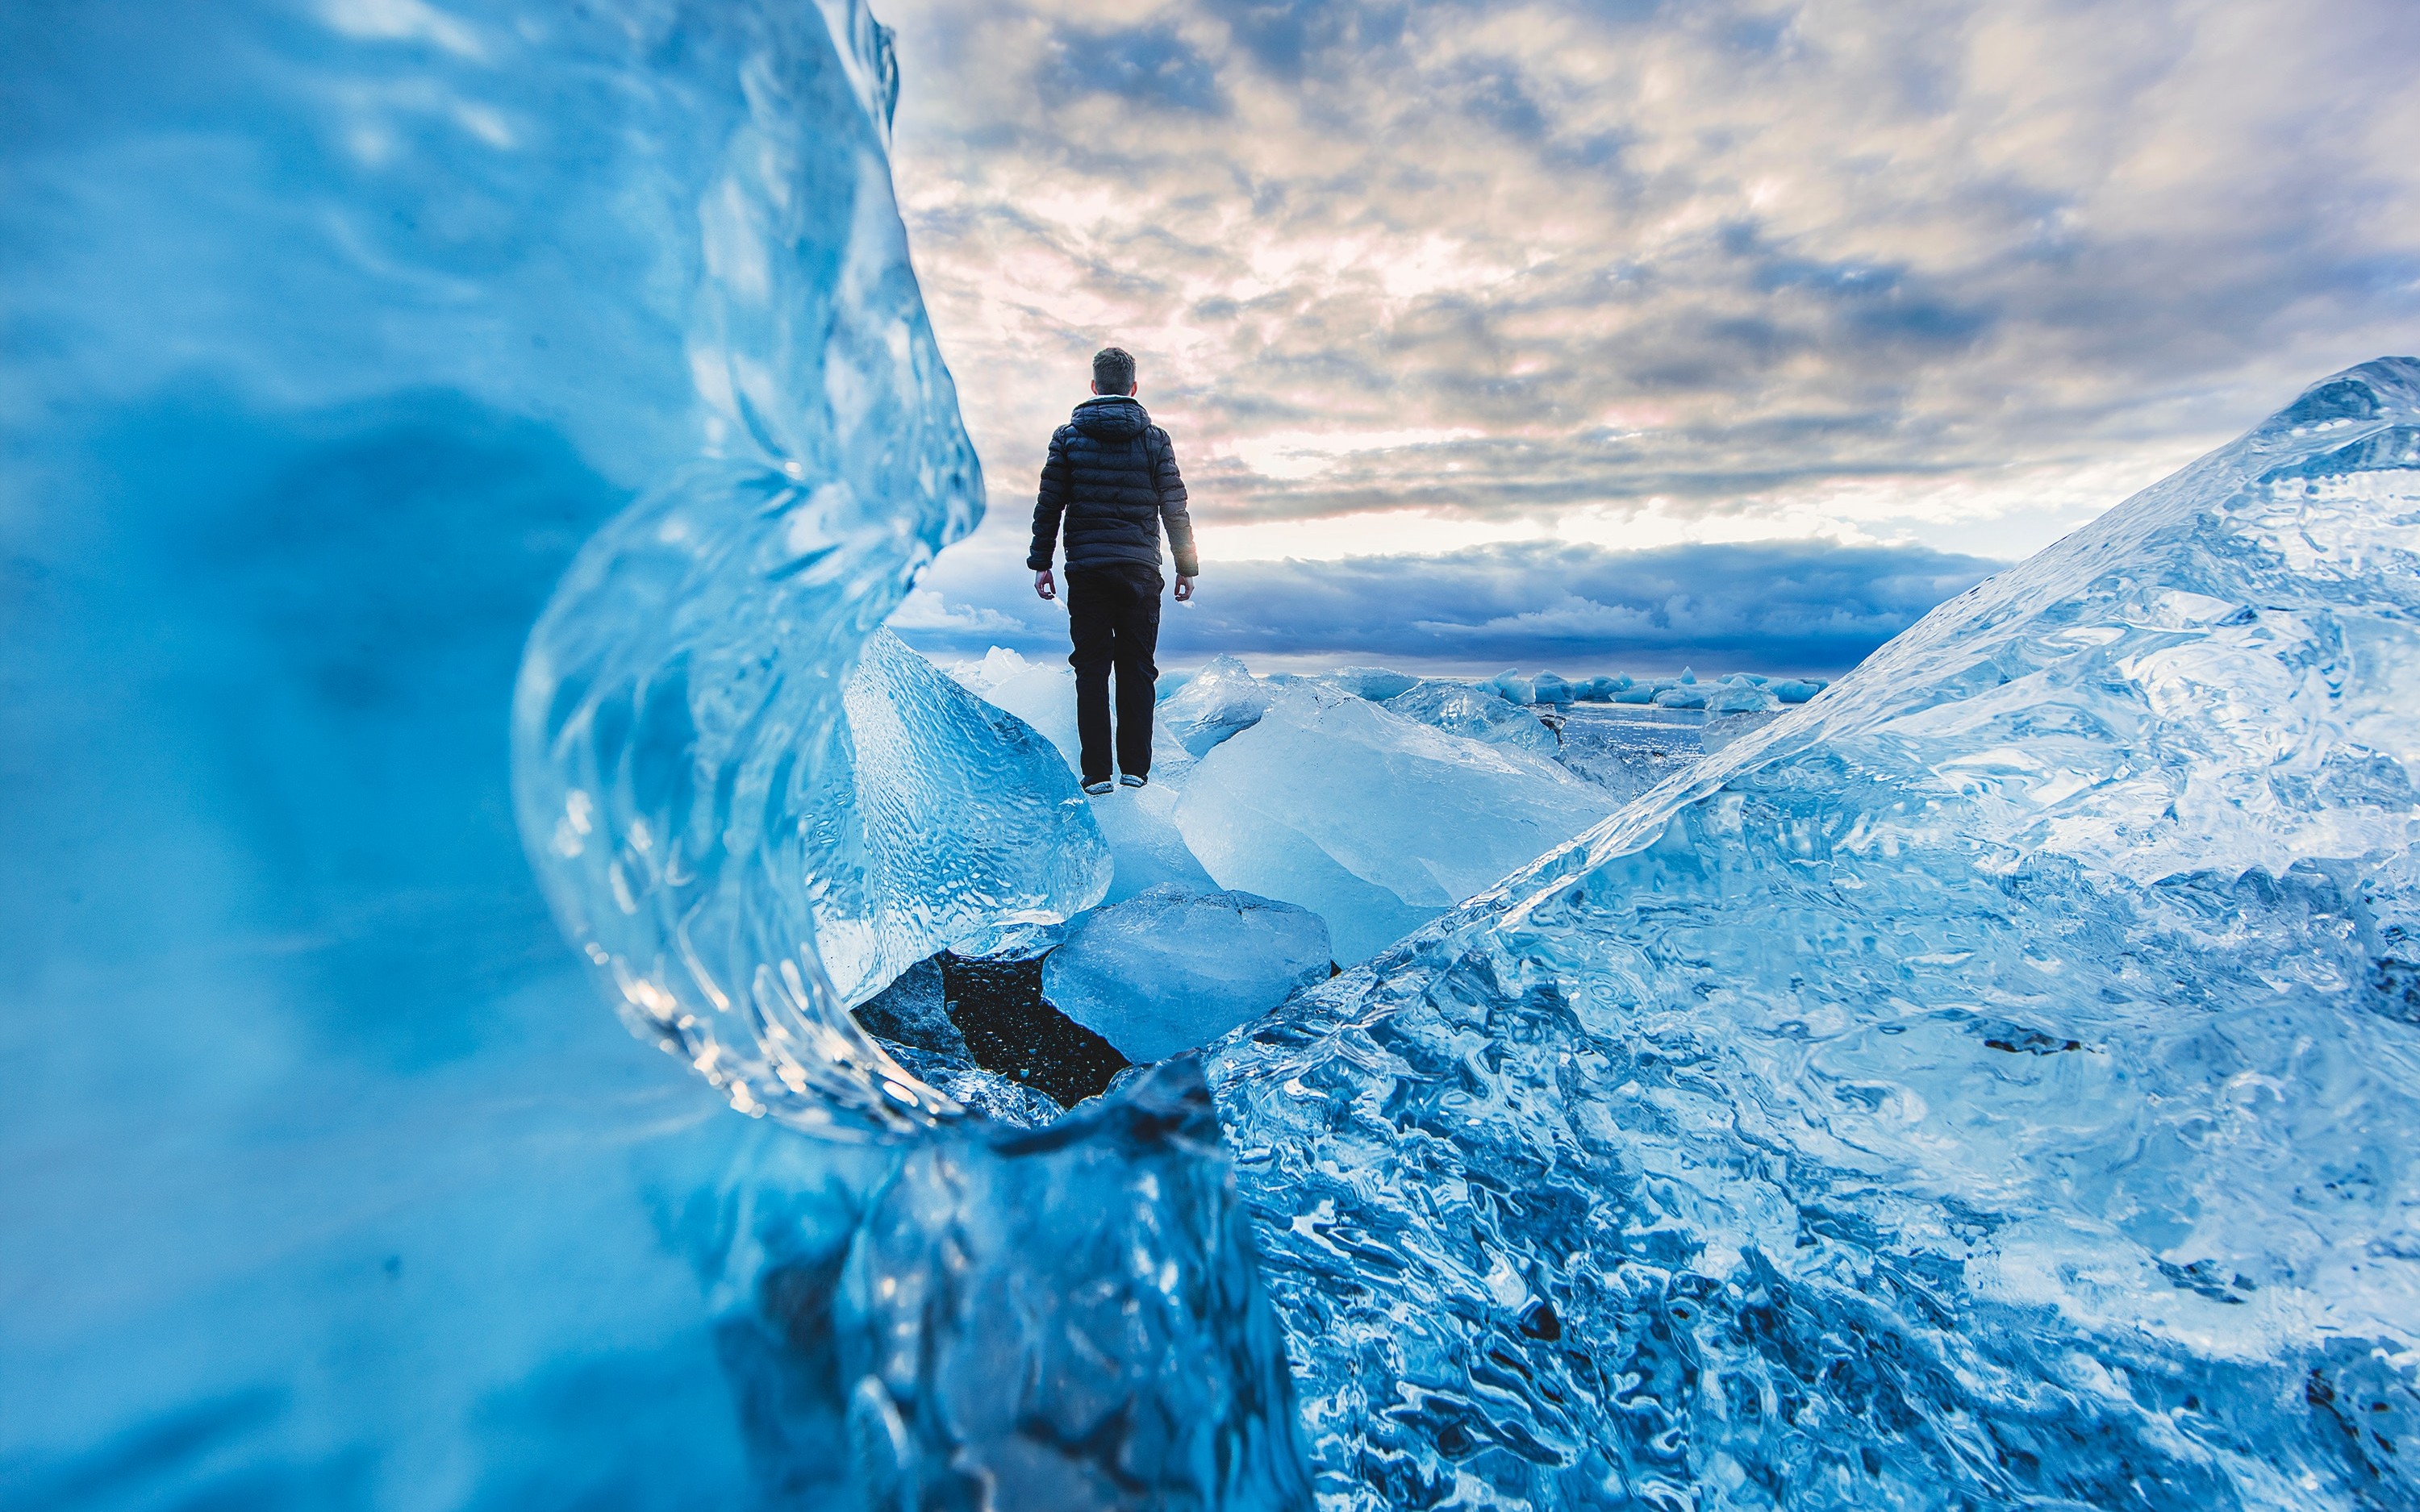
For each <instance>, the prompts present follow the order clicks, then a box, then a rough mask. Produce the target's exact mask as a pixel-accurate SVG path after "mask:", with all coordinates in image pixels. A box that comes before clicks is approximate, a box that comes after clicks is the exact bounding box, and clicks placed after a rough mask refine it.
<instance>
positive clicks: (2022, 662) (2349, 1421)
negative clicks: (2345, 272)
mask: <svg viewBox="0 0 2420 1512" xmlns="http://www.w3.org/2000/svg"><path fill="white" fill-rule="evenodd" d="M2415 567H2420V363H2413V362H2412V361H2409V360H2403V359H2393V360H2384V361H2381V362H2377V363H2367V364H2365V365H2363V366H2361V367H2358V368H2354V369H2351V370H2349V371H2347V372H2345V373H2342V374H2339V375H2337V376H2335V377H2334V378H2329V379H2327V380H2325V381H2324V382H2321V383H2319V384H2318V385H2316V386H2314V387H2313V388H2312V389H2310V390H2309V391H2308V392H2306V393H2304V395H2303V396H2302V398H2301V399H2299V400H2298V401H2297V402H2296V403H2295V404H2293V405H2292V406H2290V407H2289V408H2288V409H2285V410H2284V411H2282V412H2280V413H2279V414H2278V415H2276V416H2274V417H2273V419H2271V420H2270V421H2269V422H2268V423H2266V424H2263V425H2261V426H2259V427H2258V428H2257V429H2256V430H2254V431H2253V432H2252V433H2250V434H2249V435H2247V436H2246V437H2244V438H2243V439H2242V440H2239V441H2237V442H2235V443H2234V444H2232V445H2230V446H2227V447H2226V448H2224V449H2222V450H2220V451H2218V452H2215V453H2213V454H2211V455H2210V456H2207V457H2205V458H2203V459H2201V460H2200V461H2198V462H2196V463H2195V464H2194V465H2192V466H2191V467H2189V468H2187V469H2185V470H2183V471H2180V473H2178V474H2177V475H2175V476H2174V477H2171V478H2169V479H2167V480H2166V481H2164V482H2163V483H2161V484H2159V485H2157V486H2154V487H2152V488H2150V489H2148V490H2146V491H2145V492H2143V493H2142V494H2139V495H2137V496H2135V497H2134V498H2133V499H2132V500H2130V501H2127V502H2126V503H2124V504H2123V505H2121V506H2119V507H2118V508H2117V509H2115V510H2113V511H2112V512H2111V513H2110V514H2108V515H2107V516H2106V517H2103V518H2102V519H2101V520H2099V521H2097V522H2096V523H2094V524H2093V525H2091V526H2089V527H2087V528H2086V529H2084V530H2082V531H2079V532H2075V533H2074V534H2072V535H2071V536H2069V537H2068V538H2066V539H2065V540H2063V541H2061V542H2059V543H2058V544H2057V545H2055V546H2054V547H2052V548H2049V549H2047V550H2045V551H2043V552H2042V553H2040V555H2038V556H2036V557H2035V558H2033V559H2031V560H2029V561H2027V562H2026V563H2023V564H2021V565H2019V566H2017V567H2015V568H2012V569H2010V570H2009V571H2008V572H2005V573H2003V574H2001V575H2000V576H1999V577H1997V578H1995V579H1992V580H1990V581H1988V582H1986V583H1984V584H1983V585H1981V586H1979V587H1978V588H1976V589H1974V590H1972V591H1970V592H1969V593H1967V594H1964V595H1962V597H1960V598H1959V599H1956V600H1954V601H1952V602H1950V603H1948V604H1946V605H1943V606H1942V607H1940V608H1939V609H1936V610H1934V611H1933V613H1931V615H1930V616H1928V617H1927V618H1926V619H1925V620H1924V621H1922V622H1921V623H1920V624H1918V625H1916V626H1914V627H1913V628H1911V629H1910V630H1909V631H1907V632H1906V633H1905V634H1903V635H1901V636H1900V637H1899V638H1898V639H1897V640H1894V641H1893V642H1892V643H1891V644H1890V645H1888V646H1886V647H1885V648H1884V649H1883V650H1882V651H1881V652H1879V653H1878V654H1876V655H1875V656H1873V657H1871V658H1869V661H1868V662H1867V663H1866V664H1865V665H1864V666H1862V667H1861V668H1859V669H1858V670H1857V671H1855V672H1854V673H1853V674H1852V675H1850V676H1849V677H1847V678H1845V679H1843V680H1842V681H1841V682H1840V683H1838V685H1836V686H1835V687H1832V688H1831V689H1829V690H1828V691H1827V692H1826V693H1825V695H1824V696H1823V698H1822V699H1820V700H1818V701H1816V702H1812V703H1810V704H1807V705H1805V706H1803V707H1801V708H1799V709H1796V710H1794V711H1793V712H1791V713H1789V714H1785V715H1783V716H1782V717H1780V718H1778V719H1777V720H1776V721H1775V722H1774V723H1773V724H1771V725H1769V726H1767V727H1765V728H1764V729H1762V730H1760V731H1758V732H1756V733H1752V734H1750V735H1748V736H1746V737H1745V738H1743V739H1742V740H1740V741H1738V742H1736V743H1735V744H1734V745H1733V746H1731V747H1730V748H1727V749H1725V750H1723V751H1721V752H1719V753H1717V754H1715V755H1714V756H1713V757H1711V758H1709V759H1708V760H1707V761H1706V762H1705V763H1704V764H1702V765H1701V766H1699V767H1698V768H1697V769H1696V770H1695V771H1694V772H1693V774H1692V775H1691V777H1690V778H1689V779H1686V780H1684V781H1681V782H1675V783H1668V784H1666V785H1665V786H1663V787H1661V788H1659V789H1657V790H1655V791H1654V792H1652V793H1650V794H1648V795H1645V796H1644V797H1643V798H1641V799H1640V800H1639V801H1637V802H1636V803H1634V804H1633V805H1631V806H1630V807H1628V808H1626V809H1624V810H1622V811H1621V812H1620V813H1618V814H1616V815H1614V816H1613V817H1612V818H1611V819H1610V820H1608V821H1607V822H1606V824H1604V825H1600V826H1598V827H1597V828H1596V829H1594V830H1593V831H1591V832H1590V834H1588V835H1587V836H1585V837H1584V838H1582V839H1581V840H1580V841H1576V842H1575V843H1573V844H1571V845H1569V846H1567V847H1565V848H1563V849H1561V850H1559V851H1558V852H1556V853H1554V854H1553V855H1551V856H1546V857H1544V858H1543V859H1542V860H1541V861H1539V862H1538V863H1537V864H1536V865H1534V866H1533V867H1531V868H1530V869H1528V871H1527V872H1524V873H1522V874H1520V875H1518V876H1516V877H1514V878H1513V879H1512V881H1511V882H1509V883H1508V884H1507V885H1506V886H1505V887H1502V888H1500V889H1498V890H1497V891H1496V892H1494V893H1493V894H1491V895H1490V896H1488V897H1485V898H1482V899H1481V900H1478V901H1476V902H1474V903H1471V904H1468V905H1466V907H1464V908H1462V909H1460V910H1458V911H1456V912H1454V913H1452V914H1450V915H1449V916H1447V917H1446V918H1443V919H1440V920H1439V921H1438V922H1437V923H1435V924H1434V925H1432V926H1430V927H1429V928H1428V929H1426V930H1424V931H1423V932H1421V933H1419V935H1417V936H1415V937H1414V938H1413V939H1412V940H1410V941H1408V942H1406V943H1405V944H1404V945H1403V946H1400V947H1398V948H1396V949H1393V950H1391V951H1388V952H1386V953H1384V954H1382V955H1381V956H1380V957H1379V958H1378V959H1377V960H1375V961H1374V962H1373V963H1372V964H1371V965H1370V966H1369V967H1368V968H1366V969H1363V970H1359V971H1356V972H1353V973H1349V974H1348V975H1346V976H1344V977H1342V978H1340V979H1338V980H1336V981H1335V982H1332V983H1330V984H1328V985H1326V986H1325V987H1322V988H1319V989H1315V990H1313V991H1312V992H1311V993H1310V994H1308V995H1302V996H1298V997H1296V998H1295V1000H1294V1004H1293V1005H1292V1008H1291V1009H1290V1011H1289V1013H1288V1015H1287V1016H1286V1019H1285V1021H1284V1022H1281V1023H1278V1024H1273V1025H1269V1026H1263V1027H1262V1028H1261V1029H1259V1030H1258V1031H1256V1032H1255V1033H1254V1034H1253V1035H1251V1036H1250V1037H1249V1038H1248V1039H1246V1040H1243V1041H1236V1042H1232V1043H1230V1044H1228V1045H1226V1046H1223V1047H1221V1048H1220V1049H1219V1050H1218V1052H1217V1054H1216V1055H1215V1056H1214V1057H1212V1060H1211V1066H1210V1073H1211V1079H1212V1082H1213V1085H1214V1087H1215V1088H1216V1089H1217V1094H1218V1102H1219V1106H1220V1111H1221V1117H1222V1119H1223V1121H1224V1123H1225V1126H1226V1128H1227V1131H1228V1134H1229V1137H1230V1139H1231V1141H1232V1142H1233V1146H1234V1148H1235V1149H1236V1160H1237V1168H1238V1172H1239V1177H1240V1180H1242V1182H1243V1185H1244V1187H1245V1191H1246V1195H1247V1198H1248V1200H1249V1202H1250V1204H1251V1205H1252V1207H1253V1209H1254V1211H1255V1212H1256V1214H1257V1216H1258V1219H1259V1233H1260V1237H1261V1242H1262V1245H1263V1249H1264V1256H1265V1272H1264V1273H1265V1274H1267V1275H1268V1276H1269V1278H1270V1284H1271V1286H1272V1287H1273V1288H1274V1290H1275V1294H1276V1297H1277V1301H1278V1304H1279V1310H1280V1314H1281V1316H1282V1317H1283V1318H1284V1319H1285V1323H1286V1327H1287V1331H1288V1335H1289V1337H1290V1339H1291V1340H1292V1343H1293V1348H1294V1357H1295V1361H1296V1367H1297V1370H1298V1372H1299V1377H1300V1384H1301V1388H1302V1391H1303V1395H1304V1413H1305V1422H1306V1424H1307V1425H1308V1426H1309V1429H1310V1431H1311V1435H1312V1439H1313V1447H1312V1455H1313V1458H1314V1461H1315V1464H1316V1466H1317V1469H1318V1473H1319V1474H1320V1475H1321V1477H1322V1484H1323V1486H1324V1487H1325V1488H1326V1497H1327V1501H1328V1504H1330V1505H1334V1506H1357V1507H1371V1508H1375V1507H1380V1506H1403V1505H1431V1504H1462V1505H1476V1504H1489V1505H1502V1506H1530V1507H1580V1506H1599V1505H1627V1504H1657V1505H1668V1506H1683V1505H1714V1504H1720V1505H1732V1506H1747V1505H1756V1506H1792V1507H1813V1506H1845V1505H1858V1506H1906V1507H1917V1506H1925V1507H1945V1506H1953V1505H1956V1506H1981V1505H1993V1506H1998V1505H2017V1504H2033V1505H2041V1504H2058V1505H2079V1504H2089V1505H2095V1506H2118V1505H2125V1506H2144V1507H2176V1508H2186V1507H2195V1508H2208V1507H2253V1506H2288V1505H2297V1506H2299V1505H2329V1506H2340V1507H2356V1506H2389V1505H2395V1506H2400V1505H2408V1504H2413V1503H2414V1502H2415V1500H2420V1479H2415V1478H2414V1475H2413V1473H2412V1470H2411V1469H2410V1468H2409V1466H2408V1464H2407V1463H2406V1460H2407V1458H2408V1457H2405V1456H2403V1455H2402V1454H2401V1453H2400V1452H2399V1448H2398V1445H2399V1444H2400V1443H2401V1442H2403V1441H2401V1440H2398V1439H2397V1435H2396V1432H2394V1431H2390V1429H2389V1428H2388V1427H2385V1425H2393V1426H2395V1427H2396V1428H2399V1429H2404V1430H2406V1431H2408V1428H2409V1426H2410V1425H2411V1423H2412V1413H2413V1409H2414V1406H2415V1403H2420V1396H2415V1388H2420V1377H2415V1374H2414V1367H2413V1365H2412V1359H2413V1350H2414V1349H2415V1347H2420V1260H2415V1258H2414V1257H2420V1242H2415V1241H2420V1227H2415V1224H2420V1218H2416V1217H2415V1215H2420V1166H2415V1165H2414V1163H2413V1162H2412V1159H2411V1157H2410V1155H2409V1149H2410V1148H2411V1145H2412V1132H2413V1131H2414V1130H2415V1128H2420V1013H2415V1012H2414V1011H2413V1007H2412V1004H2413V1001H2414V998H2413V995H2412V987H2411V983H2412V980H2414V978H2413V967H2412V964H2411V958H2412V954H2413V951H2412V946H2411V944H2410V935H2409V933H2407V930H2408V922H2407V921H2408V920H2409V919H2410V918H2411V917H2412V916H2411V910H2412V899H2413V882H2414V880H2415V874H2416V873H2415V868H2414V864H2413V862H2414V851H2413V846H2414V843H2415V839H2420V803H2416V802H2415V795H2414V792H2413V789H2412V782H2411V763H2412V760H2413V759H2414V758H2415V756H2420V720H2415V718H2414V717H2413V715H2412V709H2413V708H2414V707H2415V704H2420V574H2415V570H2414V569H2415Z"/></svg>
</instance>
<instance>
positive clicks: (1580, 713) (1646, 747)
mask: <svg viewBox="0 0 2420 1512" xmlns="http://www.w3.org/2000/svg"><path fill="white" fill-rule="evenodd" d="M1765 722H1766V720H1765V718H1764V717H1759V716H1756V715H1708V714H1705V713H1703V712H1700V711H1698V710H1693V709H1667V708H1657V707H1654V706H1653V705H1652V704H1650V705H1639V704H1626V703H1574V704H1571V705H1570V706H1568V707H1567V708H1565V709H1564V710H1563V711H1562V713H1561V715H1560V717H1559V720H1558V723H1557V726H1556V729H1555V733H1556V735H1557V736H1558V737H1559V741H1560V748H1559V751H1558V752H1557V760H1559V761H1560V762H1561V763H1562V764H1564V765H1565V766H1567V767H1569V768H1571V769H1572V770H1573V771H1575V772H1577V773H1578V774H1579V775H1580V776H1582V777H1585V778H1587V779H1589V780H1590V781H1591V782H1594V783H1596V784H1597V785H1598V786H1600V787H1602V788H1605V789H1606V791H1607V792H1609V793H1611V794H1613V795H1614V796H1615V797H1617V798H1620V799H1623V800H1628V799H1631V798H1635V797H1637V796H1638V795H1640V794H1642V793H1644V792H1646V791H1647V790H1648V789H1649V788H1652V787H1653V786H1654V785H1655V784H1656V783H1658V782H1661V781H1663V780H1664V779H1666V778H1668V777H1670V776H1672V775H1673V774H1674V773H1676V772H1681V771H1684V770H1686V769H1687V768H1688V767H1689V766H1690V765H1692V764H1694V763H1696V762H1697V760H1698V759H1699V757H1701V756H1703V755H1705V754H1706V753H1707V752H1708V751H1709V750H1720V749H1721V748H1723V747H1725V746H1727V745H1729V744H1730V742H1731V741H1733V740H1736V739H1738V738H1739V737H1740V736H1741V735H1744V734H1745V733H1748V732H1749V731H1751V730H1754V729H1756V728H1758V727H1759V726H1761V725H1762V724H1764V723H1765Z"/></svg>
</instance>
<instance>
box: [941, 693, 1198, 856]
mask: <svg viewBox="0 0 2420 1512" xmlns="http://www.w3.org/2000/svg"><path fill="white" fill-rule="evenodd" d="M994 658H1003V659H998V660H995V659H994ZM982 666H983V668H985V669H987V671H981V672H978V673H976V674H975V676H974V678H973V680H971V681H970V683H969V685H968V686H970V687H975V688H976V690H977V691H978V692H980V693H981V694H982V695H983V697H984V698H985V700H987V701H989V702H993V703H995V704H997V705H999V706H1000V707H1001V708H1002V709H1005V710H1007V711H1008V712H1009V713H1011V714H1013V715H1015V716H1016V717H1018V718H1020V719H1022V720H1024V721H1025V722H1026V723H1028V724H1031V725H1032V727H1033V728H1034V729H1036V730H1038V731H1040V732H1042V733H1043V734H1045V735H1047V737H1048V738H1049V740H1050V743H1051V744H1052V745H1053V746H1055V747H1057V748H1058V750H1059V755H1060V757H1061V759H1062V761H1063V763H1064V764H1065V767H1066V770H1067V773H1068V775H1069V779H1070V780H1071V781H1072V780H1073V779H1075V778H1076V777H1077V776H1078V775H1079V774H1080V773H1081V772H1082V770H1083V764H1082V754H1083V752H1082V748H1081V746H1080V745H1079V744H1078V738H1077V733H1076V673H1075V671H1074V670H1073V669H1072V668H1069V667H1066V666H1055V667H1053V666H1040V667H1037V666H1034V665H1032V664H1031V663H1029V662H1026V661H1024V659H1023V658H1022V657H1018V656H1016V653H1015V652H1013V651H1011V652H1005V653H1002V652H1000V651H997V650H995V651H994V652H993V653H992V654H991V655H990V656H987V657H986V658H985V661H984V663H983V664H982ZM985 684H987V685H988V686H984V685H985ZM1161 707H1162V708H1165V707H1166V704H1162V705H1161ZM1192 768H1193V758H1192V757H1191V756H1190V755H1189V754H1187V751H1186V749H1185V748H1184V747H1183V746H1181V745H1179V744H1177V735H1176V732H1175V731H1173V730H1171V728H1170V727H1169V725H1168V723H1167V721H1166V720H1164V719H1156V720H1154V721H1153V724H1152V755H1151V784H1150V786H1148V787H1144V788H1125V787H1121V788H1119V789H1118V790H1117V791H1115V792H1113V793H1111V794H1110V795H1109V796H1108V797H1106V798H1100V799H1095V800H1094V801H1093V804H1092V814H1093V822H1094V824H1095V825H1098V826H1099V829H1100V832H1101V837H1102V840H1103V841H1104V842H1105V843H1106V844H1107V845H1108V846H1109V857H1110V862H1111V872H1110V875H1109V890H1108V891H1107V892H1106V893H1104V894H1103V895H1102V898H1101V901H1102V902H1105V903H1122V902H1124V901H1125V900H1126V899H1128V898H1131V897H1133V896H1134V895H1135V894H1137V893H1139V892H1142V891H1144V890H1146V889H1147V888H1151V887H1159V886H1161V885H1163V884H1171V885H1174V886H1177V887H1192V888H1197V889H1202V888H1209V887H1217V886H1218V884H1217V883H1215V882H1213V881H1212V880H1211V879H1210V873H1209V872H1206V871H1204V870H1202V863H1201V862H1200V861H1199V860H1197V859H1195V858H1194V855H1193V852H1192V850H1191V849H1190V848H1188V847H1187V845H1186V843H1185V837H1184V836H1183V835H1182V834H1180V833H1178V832H1177V828H1176V819H1175V810H1176V803H1177V795H1178V794H1179V793H1180V792H1181V791H1182V789H1183V788H1184V785H1185V781H1186V777H1187V773H1188V772H1190V771H1191V770H1192Z"/></svg>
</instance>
